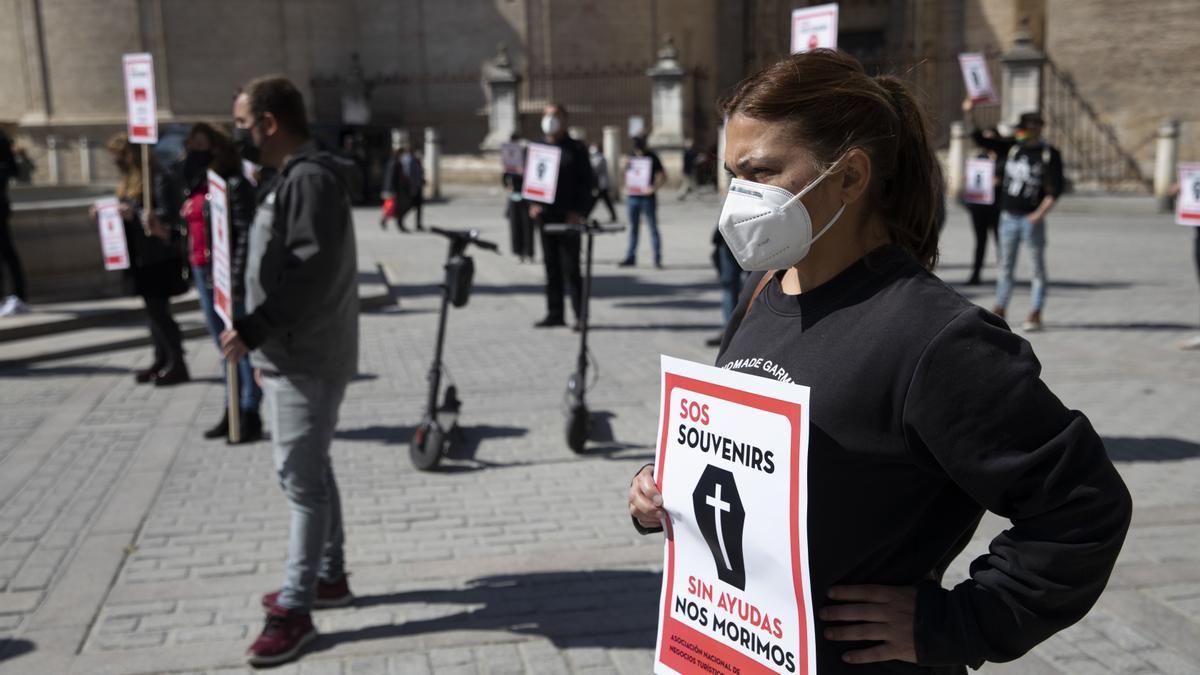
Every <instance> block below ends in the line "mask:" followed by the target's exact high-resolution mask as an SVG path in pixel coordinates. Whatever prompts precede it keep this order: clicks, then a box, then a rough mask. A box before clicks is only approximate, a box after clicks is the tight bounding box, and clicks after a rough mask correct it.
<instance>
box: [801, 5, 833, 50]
mask: <svg viewBox="0 0 1200 675" xmlns="http://www.w3.org/2000/svg"><path fill="white" fill-rule="evenodd" d="M837 36H838V6H837V3H836V2H834V3H830V4H827V5H813V6H812V7H802V8H800V9H794V10H792V53H793V54H799V53H801V52H811V51H812V50H814V49H822V48H824V49H837Z"/></svg>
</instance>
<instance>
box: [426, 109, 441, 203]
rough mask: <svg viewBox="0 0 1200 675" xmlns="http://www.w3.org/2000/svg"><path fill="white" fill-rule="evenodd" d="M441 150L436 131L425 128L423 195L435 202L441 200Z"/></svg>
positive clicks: (431, 128)
mask: <svg viewBox="0 0 1200 675" xmlns="http://www.w3.org/2000/svg"><path fill="white" fill-rule="evenodd" d="M441 163H442V148H441V143H440V141H439V140H438V132H437V129H435V128H433V127H425V195H426V196H427V197H428V198H429V199H430V200H431V201H436V200H438V199H441V198H442V169H441Z"/></svg>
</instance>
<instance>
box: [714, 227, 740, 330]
mask: <svg viewBox="0 0 1200 675" xmlns="http://www.w3.org/2000/svg"><path fill="white" fill-rule="evenodd" d="M717 264H718V265H719V266H720V268H721V270H720V273H719V277H720V279H721V314H722V316H724V317H725V323H729V317H731V316H733V310H734V308H735V307H737V301H738V298H739V297H741V295H742V266H741V265H739V264H738V262H737V258H735V257H734V256H733V251H730V250H729V247H728V246H725V245H723V244H722V245H719V246H718V247H717Z"/></svg>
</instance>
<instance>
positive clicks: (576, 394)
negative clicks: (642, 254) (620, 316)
mask: <svg viewBox="0 0 1200 675" xmlns="http://www.w3.org/2000/svg"><path fill="white" fill-rule="evenodd" d="M542 227H543V229H544V230H545V231H546V232H551V233H556V234H565V233H568V232H580V233H582V234H584V235H586V236H587V262H586V263H585V265H586V266H585V269H584V274H583V289H582V290H583V292H582V293H581V295H582V296H583V298H582V300H583V301H582V303H581V307H580V308H579V357H578V359H577V360H576V362H575V372H574V373H571V376H570V377H568V378H567V391H566V394H565V399H566V406H567V411H566V412H567V427H566V432H567V447H568V448H571V450H572V451H574V452H577V453H578V452H583V448H584V446H585V445H586V444H587V440H588V437H589V436H590V435H591V433H592V414H591V412H590V411H589V410H588V407H587V400H586V395H587V388H588V382H587V370H588V360H589V359H590V357H591V353H590V352H589V351H588V317H589V311H588V307H589V305H591V300H592V251H593V249H594V245H595V235H597V234H610V233H613V232H620V231H622V230H624V229H625V226H624V225H601V224H600V223H599V222H597V221H595V220H593V221H591V222H588V223H586V224H582V223H581V224H578V225H572V224H568V223H547V224H546V225H543V226H542Z"/></svg>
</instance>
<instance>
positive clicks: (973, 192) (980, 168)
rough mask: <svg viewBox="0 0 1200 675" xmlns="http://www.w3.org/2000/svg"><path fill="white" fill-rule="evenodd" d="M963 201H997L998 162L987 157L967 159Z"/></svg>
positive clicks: (992, 202)
mask: <svg viewBox="0 0 1200 675" xmlns="http://www.w3.org/2000/svg"><path fill="white" fill-rule="evenodd" d="M966 181H967V182H966V184H965V185H963V201H964V202H966V203H968V204H995V203H996V163H995V162H993V161H992V160H990V159H987V158H985V157H972V158H971V159H968V160H967V171H966Z"/></svg>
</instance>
